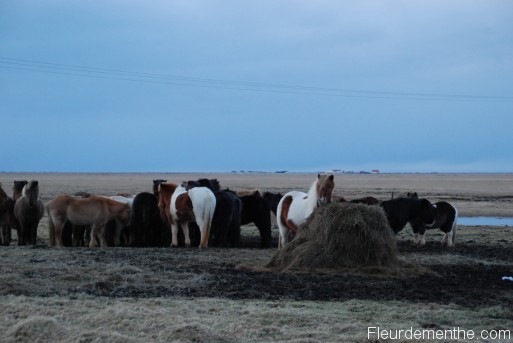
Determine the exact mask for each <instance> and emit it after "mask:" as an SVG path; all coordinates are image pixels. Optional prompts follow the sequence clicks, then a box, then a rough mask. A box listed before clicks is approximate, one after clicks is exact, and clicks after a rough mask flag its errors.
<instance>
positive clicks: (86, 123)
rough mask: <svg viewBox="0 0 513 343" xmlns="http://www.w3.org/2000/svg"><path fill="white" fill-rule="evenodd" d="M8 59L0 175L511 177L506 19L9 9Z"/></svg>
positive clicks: (346, 12)
mask: <svg viewBox="0 0 513 343" xmlns="http://www.w3.org/2000/svg"><path fill="white" fill-rule="evenodd" d="M0 48H1V49H0V75H1V77H0V94H1V95H0V114H1V117H2V128H3V130H2V132H3V138H2V141H3V142H4V144H3V145H4V148H2V149H1V150H0V170H5V171H120V172H121V171H126V172H131V171H140V172H145V171H156V172H161V171H198V172H209V171H231V170H264V171H274V170H289V171H318V170H328V169H344V170H360V169H365V170H368V169H380V170H381V171H384V172H387V171H388V172H400V171H406V172H417V171H418V172H431V171H440V172H513V139H512V134H511V131H512V130H511V127H512V124H513V116H512V110H513V82H512V80H513V2H511V1H506V0H504V1H353V2H349V1H335V0H333V1H204V0H197V1H152V2H144V3H143V2H140V1H102V2H99V1H98V2H94V1H9V2H2V4H1V5H0ZM37 62H45V63H54V64H41V63H37ZM78 67H90V68H101V69H102V70H99V69H81V68H78ZM115 70H118V71H128V72H131V73H120V72H115ZM142 73H145V74H144V75H143V74H142ZM148 74H152V75H151V76H150V75H148ZM168 76H172V77H177V76H180V77H185V79H176V78H169V77H168ZM192 78H195V79H194V80H193V79H192ZM225 81H229V82H225ZM255 83H258V85H256V84H255ZM280 85H281V86H280ZM283 85H287V86H294V87H295V88H292V87H283ZM299 86H300V87H304V88H297V87H299ZM328 89H336V90H339V91H332V90H328ZM6 146H7V147H8V148H5V147H6Z"/></svg>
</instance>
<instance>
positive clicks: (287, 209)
mask: <svg viewBox="0 0 513 343" xmlns="http://www.w3.org/2000/svg"><path fill="white" fill-rule="evenodd" d="M333 179H334V177H333V175H322V176H321V175H320V174H317V178H316V179H315V181H314V182H313V183H312V185H311V186H310V189H309V190H308V193H304V192H299V191H291V192H288V193H287V194H285V196H284V197H283V198H282V199H281V200H280V202H279V203H278V208H277V217H278V220H277V221H278V228H279V229H280V238H279V242H278V248H281V247H283V246H285V244H287V242H288V233H289V231H292V234H293V235H295V233H296V232H297V230H298V228H299V226H300V225H301V224H303V223H304V222H305V221H306V218H308V216H309V215H310V214H312V212H313V211H314V210H315V209H316V208H317V207H318V206H322V205H324V204H327V203H330V202H331V197H332V195H333V189H334V188H335V182H334V180H333Z"/></svg>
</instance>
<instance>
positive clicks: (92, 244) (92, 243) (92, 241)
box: [89, 224, 99, 248]
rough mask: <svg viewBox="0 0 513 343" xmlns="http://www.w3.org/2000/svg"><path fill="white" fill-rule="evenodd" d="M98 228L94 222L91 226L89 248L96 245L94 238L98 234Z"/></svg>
mask: <svg viewBox="0 0 513 343" xmlns="http://www.w3.org/2000/svg"><path fill="white" fill-rule="evenodd" d="M98 231H99V228H98V226H97V225H96V224H94V225H93V226H92V227H91V238H90V239H89V248H94V247H96V238H97V236H98Z"/></svg>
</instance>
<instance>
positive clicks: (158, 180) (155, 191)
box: [153, 179, 167, 197]
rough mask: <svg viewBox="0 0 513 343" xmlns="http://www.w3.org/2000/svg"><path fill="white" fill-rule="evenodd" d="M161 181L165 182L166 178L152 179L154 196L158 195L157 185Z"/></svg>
mask: <svg viewBox="0 0 513 343" xmlns="http://www.w3.org/2000/svg"><path fill="white" fill-rule="evenodd" d="M163 182H167V180H162V179H157V180H153V194H155V196H157V197H158V196H159V186H160V184H161V183H163Z"/></svg>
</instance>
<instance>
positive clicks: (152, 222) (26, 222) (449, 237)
mask: <svg viewBox="0 0 513 343" xmlns="http://www.w3.org/2000/svg"><path fill="white" fill-rule="evenodd" d="M334 189H335V181H334V176H333V175H320V174H319V175H317V178H316V179H315V180H314V181H313V183H312V184H311V186H310V188H309V190H308V192H306V193H305V192H301V191H290V192H288V193H286V194H284V195H283V194H281V193H271V192H264V193H263V194H261V192H260V191H259V190H258V189H253V190H243V191H238V192H235V191H233V190H230V189H221V186H220V184H219V181H218V180H217V179H199V180H196V181H192V180H191V181H184V182H183V183H181V184H177V183H171V182H167V180H161V179H159V180H153V193H149V192H142V193H139V194H137V195H127V194H119V195H116V196H101V195H89V194H82V196H70V195H65V194H63V195H59V196H57V197H55V198H54V199H52V200H51V201H50V202H48V203H47V204H46V210H47V214H48V222H49V226H48V228H49V244H50V245H51V246H57V247H63V246H89V247H95V246H98V245H99V246H101V247H107V246H132V247H159V246H171V247H176V246H186V247H189V246H199V247H200V248H206V247H207V246H208V244H209V243H210V244H211V245H212V246H217V247H224V246H231V247H237V246H239V245H240V238H241V225H246V224H249V223H254V225H255V226H256V227H257V229H258V230H259V232H260V247H261V248H269V247H270V245H271V212H272V213H274V215H275V216H276V221H277V225H278V229H279V243H278V248H281V247H283V246H285V245H286V244H287V243H288V242H289V240H290V239H293V238H294V236H295V234H296V232H297V231H298V230H299V228H300V226H301V224H303V223H304V222H305V221H306V219H307V218H308V217H309V216H310V215H311V214H312V213H313V212H314V211H315V209H316V208H317V207H319V206H324V205H325V204H328V203H331V202H347V200H346V199H344V198H343V197H339V196H335V195H333V190H334ZM349 202H352V203H363V204H366V205H368V206H380V207H381V208H382V209H383V211H384V213H385V216H386V218H387V220H388V223H389V225H390V228H391V229H392V230H393V231H394V233H397V232H399V231H401V230H402V229H403V228H404V227H405V226H406V224H407V223H409V224H410V226H411V228H412V229H413V232H414V234H415V238H414V243H415V244H418V245H424V244H425V231H426V230H427V229H434V228H439V229H440V230H441V231H443V232H444V237H443V239H442V244H444V245H447V246H449V247H451V246H454V244H455V237H456V227H457V219H458V211H457V209H456V208H455V207H454V206H452V205H451V204H449V203H448V202H445V201H441V202H437V203H434V204H433V203H431V202H430V201H429V200H428V199H425V198H419V197H418V195H417V193H407V194H406V195H405V196H402V197H398V198H392V199H389V200H385V201H379V200H378V199H376V198H374V197H370V196H369V197H364V198H359V199H353V200H351V201H349ZM44 208H45V206H44V205H43V203H42V201H41V200H40V199H39V185H38V181H34V180H32V181H14V185H13V196H12V198H11V197H9V196H8V195H7V194H6V193H5V191H4V190H3V189H2V187H1V184H0V243H1V244H2V245H9V244H10V242H11V230H13V229H14V230H16V231H17V237H18V245H26V244H29V245H34V244H36V237H37V227H38V224H39V221H40V220H41V218H42V217H43V215H44Z"/></svg>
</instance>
